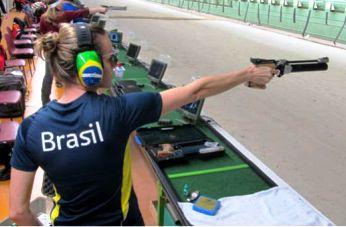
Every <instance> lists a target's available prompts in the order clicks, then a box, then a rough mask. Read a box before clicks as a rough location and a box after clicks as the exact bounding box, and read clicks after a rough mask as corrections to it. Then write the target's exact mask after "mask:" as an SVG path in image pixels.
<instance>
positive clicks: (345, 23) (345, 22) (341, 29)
mask: <svg viewBox="0 0 346 227" xmlns="http://www.w3.org/2000/svg"><path fill="white" fill-rule="evenodd" d="M345 25H346V16H345V20H344V24H343V25H342V27H341V28H340V31H339V33H338V35H337V36H336V37H335V39H334V41H333V43H334V45H335V44H336V41H337V40H338V39H339V37H340V35H341V33H342V31H343V30H344V27H345Z"/></svg>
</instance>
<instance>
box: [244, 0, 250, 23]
mask: <svg viewBox="0 0 346 227" xmlns="http://www.w3.org/2000/svg"><path fill="white" fill-rule="evenodd" d="M249 5H250V2H247V5H246V11H245V16H244V22H246V18H247V12H248V11H249Z"/></svg>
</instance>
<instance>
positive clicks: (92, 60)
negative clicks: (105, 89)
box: [76, 50, 103, 87]
mask: <svg viewBox="0 0 346 227" xmlns="http://www.w3.org/2000/svg"><path fill="white" fill-rule="evenodd" d="M76 64H77V73H78V77H79V80H80V82H81V83H82V85H83V86H85V87H95V86H98V85H100V83H101V82H102V75H103V68H102V61H101V59H100V56H99V55H98V54H97V53H96V51H94V50H89V51H84V52H81V53H79V54H77V59H76Z"/></svg>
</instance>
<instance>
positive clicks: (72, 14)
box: [57, 7, 107, 23]
mask: <svg viewBox="0 0 346 227" xmlns="http://www.w3.org/2000/svg"><path fill="white" fill-rule="evenodd" d="M106 12H107V9H106V8H104V7H90V8H83V9H79V10H74V11H64V12H61V13H59V15H58V18H57V23H63V22H70V21H72V20H74V19H77V18H80V17H88V16H89V15H92V14H95V13H103V14H104V13H106Z"/></svg>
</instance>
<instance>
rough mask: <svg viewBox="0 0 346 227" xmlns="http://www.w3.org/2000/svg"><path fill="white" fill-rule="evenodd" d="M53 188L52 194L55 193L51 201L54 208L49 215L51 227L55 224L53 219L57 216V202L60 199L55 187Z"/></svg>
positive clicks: (58, 206)
mask: <svg viewBox="0 0 346 227" xmlns="http://www.w3.org/2000/svg"><path fill="white" fill-rule="evenodd" d="M53 188H54V192H55V196H54V197H53V201H54V208H53V210H52V212H51V213H50V220H51V221H52V223H53V225H54V222H55V219H56V218H57V217H58V216H59V212H60V205H59V204H58V202H59V201H60V199H61V196H60V195H59V194H58V192H57V190H56V188H55V186H53Z"/></svg>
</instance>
